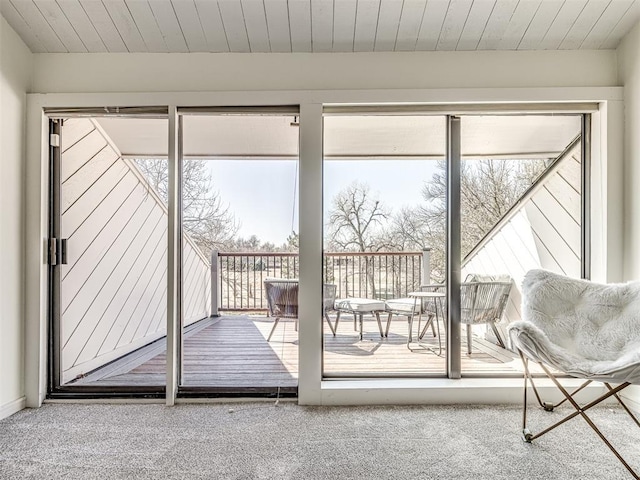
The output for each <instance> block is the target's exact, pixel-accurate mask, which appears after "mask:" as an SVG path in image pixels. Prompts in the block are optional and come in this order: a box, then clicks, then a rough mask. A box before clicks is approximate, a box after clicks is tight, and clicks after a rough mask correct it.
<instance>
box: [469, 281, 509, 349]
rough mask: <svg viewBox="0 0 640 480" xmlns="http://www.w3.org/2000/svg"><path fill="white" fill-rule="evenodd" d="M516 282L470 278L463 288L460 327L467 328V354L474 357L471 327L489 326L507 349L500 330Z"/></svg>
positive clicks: (501, 344)
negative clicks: (497, 324) (483, 324)
mask: <svg viewBox="0 0 640 480" xmlns="http://www.w3.org/2000/svg"><path fill="white" fill-rule="evenodd" d="M512 285H513V281H512V280H511V277H509V276H507V275H498V276H490V275H468V276H467V278H466V279H465V282H464V283H462V284H461V285H460V323H462V324H464V325H466V326H467V353H468V354H469V355H471V343H472V340H471V327H472V326H473V325H479V324H482V323H488V324H489V325H490V326H491V329H492V330H493V333H494V334H495V336H496V339H497V340H498V343H499V344H500V346H501V347H502V348H506V345H505V342H504V340H503V339H502V335H501V334H500V331H499V330H498V327H497V326H496V323H498V322H500V319H501V318H502V315H503V314H504V311H505V309H506V307H507V300H508V299H509V293H510V292H511V287H512Z"/></svg>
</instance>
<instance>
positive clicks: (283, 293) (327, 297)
mask: <svg viewBox="0 0 640 480" xmlns="http://www.w3.org/2000/svg"><path fill="white" fill-rule="evenodd" d="M336 288H337V287H336V285H332V284H325V285H324V288H323V290H324V291H323V308H322V315H323V317H324V318H325V320H326V321H327V323H328V324H329V329H330V330H331V333H332V334H333V335H334V336H335V334H336V333H335V329H334V326H333V325H332V324H331V320H330V318H329V314H328V312H329V310H331V309H333V304H334V302H335V299H336ZM264 290H265V296H266V297H267V308H268V312H269V316H270V317H273V318H274V321H273V326H272V327H271V331H270V332H269V336H268V337H267V342H270V341H271V337H272V336H273V332H274V331H275V330H276V327H277V326H278V322H279V321H280V319H281V318H292V319H295V329H296V331H297V330H298V280H297V279H285V278H268V279H266V280H265V281H264ZM338 315H340V313H339V312H338Z"/></svg>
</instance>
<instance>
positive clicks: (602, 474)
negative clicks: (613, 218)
mask: <svg viewBox="0 0 640 480" xmlns="http://www.w3.org/2000/svg"><path fill="white" fill-rule="evenodd" d="M568 412H570V410H569V409H567V408H562V409H559V410H558V411H557V412H553V413H546V412H543V411H541V410H539V409H537V410H535V411H534V410H531V415H530V417H531V422H530V425H531V426H532V427H535V426H536V425H542V422H546V421H548V420H550V419H552V418H559V417H560V416H561V415H563V414H566V413H568ZM593 417H594V419H595V420H596V421H599V422H600V424H601V425H602V427H603V430H604V431H605V433H606V434H607V435H610V438H612V439H613V440H614V443H615V444H616V445H617V446H619V447H620V450H621V452H622V454H623V455H624V456H625V457H626V458H627V460H628V461H629V462H630V463H631V464H632V465H633V466H634V467H636V468H637V469H640V442H639V441H638V440H640V429H638V428H637V427H636V426H635V425H634V424H633V423H632V422H631V419H630V418H628V417H627V415H626V414H625V413H624V412H623V411H622V410H620V409H618V408H611V407H603V408H600V409H594V410H593ZM520 419H521V412H520V409H519V408H518V407H512V406H503V407H491V406H478V407H472V406H464V407H462V406H449V407H444V406H443V407H438V406H436V407H434V406H420V407H400V406H394V407H300V406H297V405H296V404H295V403H280V404H279V405H278V406H274V404H272V403H239V404H213V405H202V404H200V405H194V404H191V405H178V406H176V407H170V408H168V407H164V406H161V405H139V404H138V405H74V404H55V405H54V404H48V405H45V406H44V407H43V408H41V409H38V410H23V411H22V412H19V413H17V414H16V415H13V416H12V417H9V418H7V419H5V420H2V421H0V479H2V480H9V479H20V480H22V479H62V478H64V479H137V478H148V479H217V478H220V479H227V478H229V479H268V478H273V479H301V480H312V479H340V480H343V479H416V478H417V479H467V478H468V479H544V480H549V479H552V480H556V479H581V480H585V479H607V480H610V479H630V478H632V477H631V475H630V474H629V473H628V472H627V471H626V470H625V469H624V468H623V467H622V465H621V464H620V463H619V462H618V460H617V459H616V458H615V457H614V456H613V454H612V453H611V452H610V451H609V450H608V449H607V448H606V447H605V446H604V444H603V443H602V442H601V440H600V439H599V438H598V437H597V436H596V435H595V433H594V432H593V431H591V429H590V428H588V427H587V426H586V424H585V423H584V421H582V420H581V419H575V420H573V421H571V422H569V423H567V424H565V425H563V426H561V427H559V428H558V429H557V430H555V431H554V432H551V433H549V434H548V435H546V436H544V437H542V438H541V439H539V440H537V441H536V442H534V443H533V444H527V443H524V442H522V440H521V439H520V431H519V430H520V421H521V420H520ZM532 429H533V428H532Z"/></svg>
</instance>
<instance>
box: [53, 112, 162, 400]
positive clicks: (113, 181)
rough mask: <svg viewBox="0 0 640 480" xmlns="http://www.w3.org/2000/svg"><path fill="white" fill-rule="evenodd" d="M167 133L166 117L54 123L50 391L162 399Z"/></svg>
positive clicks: (84, 118) (85, 118)
mask: <svg viewBox="0 0 640 480" xmlns="http://www.w3.org/2000/svg"><path fill="white" fill-rule="evenodd" d="M166 132H167V120H166V115H165V118H141V117H138V116H117V117H115V116H114V117H109V116H106V117H105V116H100V117H98V116H90V115H87V116H84V115H83V116H73V117H70V118H67V119H61V118H59V119H55V120H51V140H52V142H51V163H50V165H51V170H50V172H51V180H50V192H51V216H50V219H51V221H50V240H49V245H48V247H49V248H48V253H49V259H48V260H49V265H50V267H49V269H50V285H51V301H50V322H51V333H52V344H51V345H52V348H51V361H50V366H51V369H50V370H51V375H50V377H51V389H52V390H60V391H68V392H72V391H75V392H91V391H104V392H132V393H133V392H140V393H143V392H145V393H158V394H160V393H162V392H163V390H164V384H165V378H166V374H165V350H166V342H165V336H166V303H167V297H166V291H167V289H166V269H167V197H166V188H164V190H163V188H162V185H161V181H160V182H159V184H154V181H157V180H158V179H162V178H166V155H167V147H166V145H167V142H166V138H167V137H166ZM143 158H144V159H143ZM156 158H161V159H164V160H154V159H156ZM152 163H153V164H154V169H153V170H152V169H150V168H147V166H148V165H150V164H152Z"/></svg>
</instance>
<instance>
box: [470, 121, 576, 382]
mask: <svg viewBox="0 0 640 480" xmlns="http://www.w3.org/2000/svg"><path fill="white" fill-rule="evenodd" d="M580 133H581V117H580V116H578V115H573V116H570V115H566V116H561V115H560V116H544V115H528V116H477V117H464V118H463V119H462V139H461V140H462V154H463V161H462V173H461V236H462V280H463V282H464V283H463V285H462V287H461V288H462V290H461V302H462V312H461V313H462V322H463V324H462V332H461V338H462V341H463V345H462V352H463V357H462V370H463V372H466V373H467V374H470V373H481V374H492V375H495V374H504V373H514V372H516V371H521V363H520V361H519V359H517V361H514V359H516V355H515V354H514V353H513V352H511V351H510V350H508V348H505V347H507V346H508V345H507V337H506V331H505V327H506V325H508V324H509V323H510V322H512V321H515V320H519V319H520V303H521V295H520V285H521V283H522V279H523V277H524V274H525V273H526V272H527V271H528V270H530V269H532V268H544V269H548V270H552V271H555V272H558V273H563V274H565V275H569V276H573V277H577V278H579V277H580V275H581V265H582V258H581V248H582V246H581V241H582V235H581V219H582V200H581V176H582V174H581V171H582V165H581V139H580Z"/></svg>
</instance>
